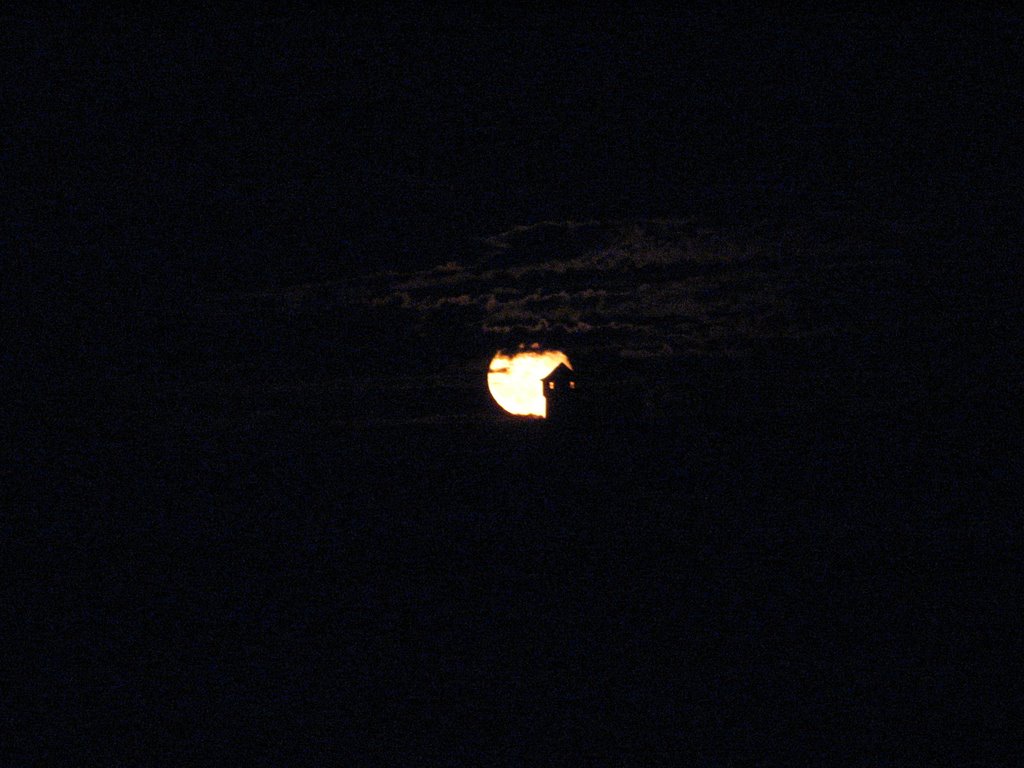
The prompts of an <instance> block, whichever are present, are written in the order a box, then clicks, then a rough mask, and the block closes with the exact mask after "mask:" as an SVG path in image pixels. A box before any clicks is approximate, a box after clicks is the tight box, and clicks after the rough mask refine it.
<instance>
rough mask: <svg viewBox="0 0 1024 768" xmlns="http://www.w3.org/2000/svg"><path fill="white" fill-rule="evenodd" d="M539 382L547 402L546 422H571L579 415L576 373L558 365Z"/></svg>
mask: <svg viewBox="0 0 1024 768" xmlns="http://www.w3.org/2000/svg"><path fill="white" fill-rule="evenodd" d="M541 382H542V385H543V387H544V397H545V399H546V400H547V419H548V421H552V422H565V421H571V420H573V419H574V418H575V417H577V416H578V415H579V410H580V397H579V388H578V386H577V384H576V373H575V372H574V371H573V370H572V369H571V368H570V367H569V366H567V365H566V364H565V363H561V364H559V366H558V367H557V368H555V370H553V371H552V372H551V373H549V374H548V375H547V376H545V377H544V378H543V379H541Z"/></svg>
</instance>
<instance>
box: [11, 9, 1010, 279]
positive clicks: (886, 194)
mask: <svg viewBox="0 0 1024 768" xmlns="http://www.w3.org/2000/svg"><path fill="white" fill-rule="evenodd" d="M4 29H5V32H4V37H5V39H6V41H7V42H6V46H5V47H6V48H7V52H8V55H9V56H10V59H11V60H12V61H14V62H15V67H14V69H13V71H11V70H9V71H8V74H7V76H6V79H7V82H8V88H7V89H6V90H7V92H8V98H7V103H8V108H7V112H8V118H7V131H6V134H7V138H6V144H7V148H8V152H7V154H8V155H9V156H13V157H14V158H15V160H25V161H27V162H25V163H24V164H21V163H19V164H18V165H19V170H21V171H22V173H20V174H19V175H18V176H19V178H18V182H19V183H18V184H17V186H15V187H14V191H15V194H16V200H17V201H18V202H19V207H18V209H17V216H16V219H17V222H18V223H19V224H20V228H19V229H20V233H21V237H20V241H21V243H22V244H23V245H28V244H31V245H32V246H34V247H36V248H39V249H45V250H50V251H64V252H67V251H70V250H72V249H76V248H77V249H83V250H91V249H97V250H104V251H123V252H124V253H125V256H124V261H126V262H128V263H129V264H138V265H140V269H143V271H145V270H148V269H149V268H151V267H152V266H153V265H157V267H158V271H159V265H161V264H163V265H164V268H165V269H167V270H169V271H170V276H171V277H174V278H178V279H181V278H183V276H184V275H185V274H188V275H189V276H190V277H191V276H193V275H194V276H195V278H196V279H198V280H199V281H200V282H202V283H209V284H210V285H217V286H220V285H223V286H234V285H239V284H248V283H251V282H253V281H256V282H259V281H264V282H268V281H269V282H279V281H289V280H295V281H298V280H303V279H308V278H315V277H326V276H332V275H338V274H346V273H350V272H352V271H359V270H361V269H363V268H365V267H366V266H368V265H370V266H374V267H376V266H378V265H380V264H382V263H398V264H406V265H408V264H412V265H417V264H418V265H423V264H424V263H425V262H426V260H429V259H424V257H423V256H421V255H420V254H422V252H423V251H425V250H435V251H438V250H442V249H443V248H445V247H447V246H448V245H449V244H450V243H451V242H452V240H457V239H459V238H461V237H465V236H466V235H482V234H489V233H493V232H495V231H501V230H502V229H504V228H506V227H507V226H511V225H513V224H521V223H529V222H534V221H538V220H543V219H547V218H569V217H577V218H578V217H592V216H607V215H613V216H622V215H655V214H657V215H666V214H672V215H686V214H688V213H690V212H691V211H692V210H693V209H695V208H698V209H700V208H716V209H720V210H721V209H728V210H734V209H739V211H738V212H739V213H744V214H749V213H750V212H751V211H752V210H753V211H758V212H760V210H759V209H763V208H765V207H770V208H771V209H772V210H773V211H776V212H777V211H779V210H785V211H786V212H789V211H791V210H792V209H793V208H794V207H796V208H803V209H808V208H828V207H830V206H836V205H840V206H844V205H846V206H848V205H868V206H878V207H881V208H882V209H885V210H887V211H888V212H890V213H891V212H893V210H894V209H897V210H898V211H902V212H904V213H905V212H906V211H905V210H903V209H905V208H906V207H907V206H909V205H911V204H912V203H913V202H914V200H915V198H916V197H917V196H919V195H920V194H921V193H922V192H929V191H934V188H935V186H937V185H936V184H935V183H934V179H931V178H930V174H939V175H938V176H937V177H936V178H938V179H941V181H942V183H943V185H949V184H953V185H955V184H956V177H957V176H958V175H960V174H959V173H958V171H959V169H960V165H961V163H962V164H963V166H964V167H974V168H976V167H977V166H978V165H979V164H980V165H984V164H986V163H996V162H998V160H999V154H1000V151H1001V149H1002V150H1004V151H1005V149H1008V148H1001V147H1000V146H998V142H992V141H991V139H992V138H993V137H991V136H990V135H988V133H989V131H990V130H991V129H992V128H993V127H994V126H995V124H996V123H997V122H998V119H999V115H992V114H985V109H986V108H989V109H996V108H999V107H1008V106H1010V104H1009V103H1005V102H1003V99H1004V98H1005V97H1006V96H1009V95H1010V94H1011V93H1013V91H1012V90H1011V88H1012V83H1011V82H1009V81H1008V80H1007V76H1009V75H1012V69H1011V68H1010V67H1009V62H1008V61H1007V60H1006V59H1005V55H1004V54H1005V53H1006V52H1007V51H1008V50H1009V48H1010V46H1012V45H1013V44H1014V42H1015V41H1017V40H1019V35H1020V21H1019V19H1010V18H1004V17H1002V16H997V15H994V14H987V15H974V14H969V13H967V12H966V11H965V12H961V13H960V15H959V16H958V17H955V18H949V17H945V16H939V15H937V14H929V13H921V12H917V13H910V12H904V13H896V12H892V13H886V14H881V15H844V14H824V13H818V14H815V15H812V16H810V17H804V16H795V15H794V16H791V17H784V16H779V15H775V14H771V13H767V12H763V13H758V14H756V15H745V14H738V13H734V14H729V13H724V12H723V13H710V12H703V13H699V14H697V13H691V14H685V13H682V14H678V15H671V16H658V15H650V14H641V13H633V14H622V15H616V16H604V15H602V16H597V15H593V14H568V13H565V14H556V13H547V14H515V13H511V12H509V13H506V14H503V15H496V16H480V15H470V16H467V17H454V16H448V17H436V16H432V15H431V16H425V15H422V16H416V15H412V16H405V15H400V14H397V13H392V14H391V15H387V14H384V15H383V16H376V15H374V16H346V15H342V14H336V13H332V12H327V11H309V12H302V13H300V12H295V13H290V14H281V15H271V14H266V15H263V14H259V15H255V16H254V15H252V14H249V13H241V12H234V13H222V14H217V13H213V14H208V15H204V16H202V17H186V16H176V15H174V14H167V15H165V16H161V17H152V16H137V15H109V16H104V17H96V16H92V15H89V14H86V13H85V12H75V11H65V12H64V13H62V14H60V15H58V16H52V17H49V18H34V19H18V18H15V19H10V18H7V19H4ZM1016 98H1017V99H1019V93H1017V94H1016ZM978 107H980V108H981V111H978V110H977V109H976V108H978ZM952 155H956V156H957V158H958V159H957V160H954V159H952V157H951V156H952ZM956 192H957V190H955V189H954V190H949V194H950V195H955V194H956ZM22 206H24V208H23V207H22ZM128 254H131V255H128ZM143 265H145V266H143Z"/></svg>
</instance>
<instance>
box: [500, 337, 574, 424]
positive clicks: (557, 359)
mask: <svg viewBox="0 0 1024 768" xmlns="http://www.w3.org/2000/svg"><path fill="white" fill-rule="evenodd" d="M561 363H565V364H566V365H567V366H568V367H569V368H572V364H571V363H570V362H569V358H568V357H567V356H566V354H565V353H564V352H559V351H557V350H554V349H523V350H520V351H518V352H513V353H511V354H506V353H505V352H498V354H496V355H495V356H494V359H493V360H491V365H490V367H489V368H488V370H487V388H488V389H489V390H490V391H491V397H493V398H494V401H495V402H496V403H497V404H498V405H500V406H501V407H502V408H504V409H505V410H506V411H508V412H509V413H513V414H515V415H516V416H539V417H541V418H544V417H545V416H547V408H548V401H547V400H546V399H545V398H544V388H543V386H542V385H541V381H540V380H541V379H543V378H544V377H545V376H547V375H548V374H549V373H551V372H552V371H553V370H555V368H557V367H558V366H559V364H561Z"/></svg>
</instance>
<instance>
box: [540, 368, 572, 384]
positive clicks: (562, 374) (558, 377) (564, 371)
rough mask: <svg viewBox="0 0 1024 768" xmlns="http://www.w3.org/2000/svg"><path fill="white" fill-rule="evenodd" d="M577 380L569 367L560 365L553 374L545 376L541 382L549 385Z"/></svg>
mask: <svg viewBox="0 0 1024 768" xmlns="http://www.w3.org/2000/svg"><path fill="white" fill-rule="evenodd" d="M573 378H576V373H575V372H574V371H573V370H572V368H570V367H569V366H567V365H566V364H565V363H559V364H558V367H557V368H555V370H553V371H552V372H551V373H549V374H548V375H547V376H545V377H544V378H543V379H541V381H543V382H545V383H547V382H549V381H565V380H567V379H573Z"/></svg>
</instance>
